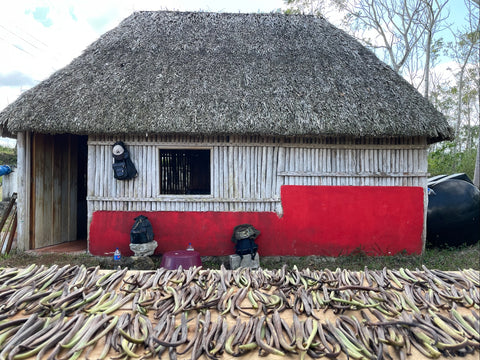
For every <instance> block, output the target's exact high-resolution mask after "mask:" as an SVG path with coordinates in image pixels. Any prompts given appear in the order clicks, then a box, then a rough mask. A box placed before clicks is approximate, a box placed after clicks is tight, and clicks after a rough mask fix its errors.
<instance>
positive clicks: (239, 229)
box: [232, 224, 260, 260]
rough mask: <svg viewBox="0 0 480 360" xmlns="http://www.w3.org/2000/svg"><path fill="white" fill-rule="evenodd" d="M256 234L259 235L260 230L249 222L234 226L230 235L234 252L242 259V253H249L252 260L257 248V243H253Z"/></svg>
mask: <svg viewBox="0 0 480 360" xmlns="http://www.w3.org/2000/svg"><path fill="white" fill-rule="evenodd" d="M258 235H260V231H259V230H257V229H255V228H254V227H253V226H252V225H250V224H242V225H238V226H235V228H234V229H233V235H232V242H234V243H235V253H236V254H237V255H240V258H242V259H243V255H248V254H250V256H251V257H252V260H253V259H254V258H255V255H256V254H257V250H258V245H257V244H256V243H255V239H256V238H257V237H258Z"/></svg>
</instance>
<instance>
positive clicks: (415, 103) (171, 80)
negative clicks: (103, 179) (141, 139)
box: [0, 11, 452, 142]
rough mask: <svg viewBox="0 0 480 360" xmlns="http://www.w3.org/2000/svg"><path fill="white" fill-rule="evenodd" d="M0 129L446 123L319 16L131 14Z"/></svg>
mask: <svg viewBox="0 0 480 360" xmlns="http://www.w3.org/2000/svg"><path fill="white" fill-rule="evenodd" d="M0 124H1V125H2V127H3V128H4V129H5V130H7V131H8V132H11V133H15V132H17V131H26V130H28V131H33V132H39V133H50V134H56V133H73V134H111V135H113V134H115V135H119V134H120V135H121V134H145V133H150V134H152V133H156V134H161V133H164V134H167V133H168V134H204V135H207V134H208V135H214V134H243V135H248V134H257V135H265V136H277V135H279V136H324V135H325V136H330V135H342V136H354V137H357V136H373V137H385V136H386V137H391V136H425V137H427V138H428V139H429V141H431V142H433V141H439V140H443V139H447V138H451V136H452V129H451V128H450V127H449V126H448V124H447V121H446V119H445V117H444V116H443V115H442V114H441V113H439V112H438V111H436V110H435V109H434V107H433V106H432V105H431V104H430V103H429V102H428V101H427V100H425V99H424V98H423V97H422V96H421V95H420V94H419V93H418V92H417V91H416V90H415V89H414V88H413V87H412V86H411V85H410V84H408V83H407V82H406V81H405V80H404V79H403V78H401V77H400V76H399V75H397V74H396V73H395V72H394V71H392V70H391V69H390V68H389V67H388V66H386V65H385V64H384V63H382V62H381V61H379V60H378V59H377V57H376V56H375V55H374V54H373V53H372V52H370V51H369V50H367V49H366V48H365V47H363V46H362V45H361V44H360V43H359V42H357V41H356V40H355V39H353V38H352V37H351V36H349V35H347V34H346V33H345V32H343V31H341V30H339V29H337V28H336V27H334V26H333V25H331V24H330V23H328V22H327V21H326V20H324V19H320V18H315V17H312V16H303V15H289V16H287V15H283V14H227V13H192V12H168V11H167V12H164V11H160V12H138V13H134V14H133V15H131V16H130V17H128V18H127V19H125V20H124V21H123V22H122V23H121V24H120V25H119V26H118V27H116V28H115V29H113V30H111V31H109V32H107V33H106V34H104V35H103V36H101V37H100V38H99V39H98V40H97V41H96V42H94V43H93V44H92V45H90V46H89V47H88V48H87V49H86V50H85V51H84V52H83V54H82V55H80V56H79V57H78V58H76V59H74V60H73V61H72V63H71V64H69V65H68V66H66V67H65V68H63V69H61V70H59V71H57V72H56V73H54V74H53V75H52V76H51V77H50V78H48V79H47V80H45V81H43V82H42V83H40V84H38V85H37V86H35V87H34V88H32V89H30V90H29V91H27V92H25V93H24V94H23V95H22V96H21V97H20V98H19V99H18V100H17V101H15V102H14V103H12V104H11V105H9V106H8V107H7V108H6V109H5V110H4V111H3V112H2V113H0Z"/></svg>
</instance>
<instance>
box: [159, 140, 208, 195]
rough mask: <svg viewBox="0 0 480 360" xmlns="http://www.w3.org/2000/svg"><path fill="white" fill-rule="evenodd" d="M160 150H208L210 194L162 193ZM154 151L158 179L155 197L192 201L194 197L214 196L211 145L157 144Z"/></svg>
mask: <svg viewBox="0 0 480 360" xmlns="http://www.w3.org/2000/svg"><path fill="white" fill-rule="evenodd" d="M162 150H193V151H195V150H210V156H209V162H210V173H209V177H210V194H191V195H190V194H162V193H161V191H162V178H161V171H162V167H161V164H160V161H161V156H160V153H161V151H162ZM156 151H157V156H158V160H157V165H158V169H157V176H158V181H157V186H158V188H157V196H156V197H157V198H159V200H167V201H168V200H185V201H192V200H195V199H199V200H204V199H213V198H214V196H213V194H214V190H215V189H214V181H213V147H212V146H188V145H187V146H186V145H183V144H182V145H173V144H169V145H157V146H156Z"/></svg>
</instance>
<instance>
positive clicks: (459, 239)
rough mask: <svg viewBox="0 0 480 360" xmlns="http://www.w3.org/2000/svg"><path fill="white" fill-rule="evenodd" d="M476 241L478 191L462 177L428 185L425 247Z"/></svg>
mask: <svg viewBox="0 0 480 360" xmlns="http://www.w3.org/2000/svg"><path fill="white" fill-rule="evenodd" d="M479 240H480V191H479V190H478V188H477V187H475V185H473V184H472V181H471V180H470V179H469V178H468V176H467V175H465V174H454V175H449V176H445V175H440V176H436V177H434V178H430V179H429V181H428V212H427V247H441V246H459V245H462V244H467V245H471V244H475V243H476V242H477V241H479Z"/></svg>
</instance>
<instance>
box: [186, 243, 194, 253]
mask: <svg viewBox="0 0 480 360" xmlns="http://www.w3.org/2000/svg"><path fill="white" fill-rule="evenodd" d="M194 250H195V249H194V248H193V246H192V243H188V246H187V251H194Z"/></svg>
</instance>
